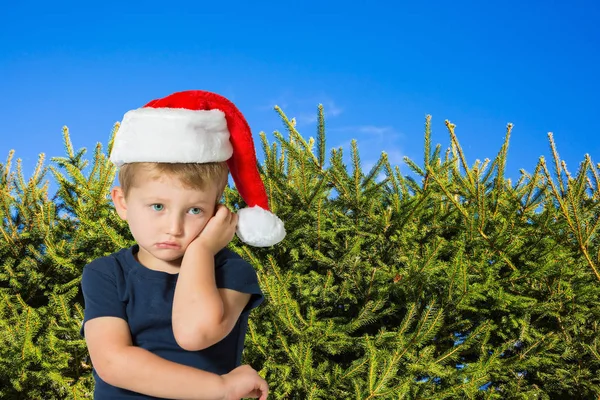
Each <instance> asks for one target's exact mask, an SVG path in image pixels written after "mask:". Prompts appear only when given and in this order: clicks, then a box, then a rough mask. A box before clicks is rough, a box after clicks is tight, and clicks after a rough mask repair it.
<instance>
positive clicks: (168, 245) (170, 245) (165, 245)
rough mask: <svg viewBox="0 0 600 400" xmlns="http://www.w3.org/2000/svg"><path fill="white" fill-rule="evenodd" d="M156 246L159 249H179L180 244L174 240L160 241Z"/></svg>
mask: <svg viewBox="0 0 600 400" xmlns="http://www.w3.org/2000/svg"><path fill="white" fill-rule="evenodd" d="M156 247H158V248H159V249H179V248H180V247H181V246H179V245H178V244H177V243H175V242H161V243H156Z"/></svg>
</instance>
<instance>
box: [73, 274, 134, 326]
mask: <svg viewBox="0 0 600 400" xmlns="http://www.w3.org/2000/svg"><path fill="white" fill-rule="evenodd" d="M122 286H123V285H122V284H121V283H120V279H118V274H117V273H116V268H114V267H113V266H112V265H110V264H109V263H102V264H100V263H92V264H88V265H86V266H85V268H84V269H83V274H82V276H81V290H82V292H83V299H84V319H83V324H82V326H81V335H82V336H83V325H84V324H85V323H86V322H87V321H89V320H91V319H94V318H98V317H117V318H122V319H124V320H126V321H127V312H126V305H125V303H124V302H123V301H122V300H121V296H120V294H119V293H120V290H119V289H120V287H122Z"/></svg>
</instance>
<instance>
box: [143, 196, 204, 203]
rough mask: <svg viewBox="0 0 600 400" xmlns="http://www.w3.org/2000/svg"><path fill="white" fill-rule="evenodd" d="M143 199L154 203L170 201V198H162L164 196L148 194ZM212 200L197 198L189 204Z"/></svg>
mask: <svg viewBox="0 0 600 400" xmlns="http://www.w3.org/2000/svg"><path fill="white" fill-rule="evenodd" d="M142 200H143V201H144V202H152V203H168V202H169V200H168V199H165V198H162V197H153V196H148V197H143V198H142ZM210 203H211V202H210V201H208V200H196V201H191V202H189V203H188V204H191V205H194V204H203V205H205V204H210Z"/></svg>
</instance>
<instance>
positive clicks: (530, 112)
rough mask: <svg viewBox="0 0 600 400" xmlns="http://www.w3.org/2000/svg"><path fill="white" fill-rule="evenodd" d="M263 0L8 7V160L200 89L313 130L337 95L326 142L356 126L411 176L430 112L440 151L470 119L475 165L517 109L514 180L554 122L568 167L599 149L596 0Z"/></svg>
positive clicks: (347, 135)
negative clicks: (448, 124)
mask: <svg viewBox="0 0 600 400" xmlns="http://www.w3.org/2000/svg"><path fill="white" fill-rule="evenodd" d="M125 3H127V5H123V4H125ZM257 3H259V4H257ZM263 3H266V2H235V1H232V2H227V3H222V4H224V5H218V4H219V3H214V4H211V5H206V4H205V2H190V3H188V4H186V3H185V2H179V3H175V2H173V3H169V2H152V1H148V2H144V3H139V4H137V3H136V2H113V1H104V2H102V4H99V5H98V6H94V8H92V7H90V6H85V7H84V6H82V5H81V3H73V4H68V3H66V2H50V3H48V2H44V3H42V2H35V1H23V2H21V3H20V4H18V5H17V2H11V3H10V5H8V6H7V5H5V6H4V7H3V10H2V12H1V13H0V49H1V51H0V93H1V94H2V96H0V120H1V125H0V160H2V161H1V162H3V161H4V160H5V159H6V156H7V155H8V151H9V150H10V149H15V150H16V157H19V158H22V159H23V163H24V170H25V172H26V173H30V172H31V171H32V170H33V167H34V165H35V162H36V160H37V155H38V154H39V153H41V152H44V153H46V154H47V156H48V157H51V156H61V155H63V154H64V151H63V147H62V142H61V129H62V126H63V125H67V126H68V127H69V128H70V130H71V134H72V138H73V142H74V145H75V147H77V148H79V147H87V148H88V149H90V150H92V149H93V147H94V145H95V143H96V142H102V143H106V140H107V138H108V136H109V133H110V130H111V128H112V126H113V124H114V122H116V121H118V120H120V119H121V117H122V115H123V114H124V113H125V112H126V111H127V110H130V109H134V108H137V107H140V106H142V105H143V104H145V103H146V102H147V101H149V100H151V99H154V98H157V97H162V96H165V95H167V94H170V93H172V92H175V91H179V90H186V89H204V90H210V91H215V92H218V93H220V94H222V95H224V96H226V97H228V98H230V99H231V100H232V101H234V102H235V103H236V104H237V106H238V107H239V108H240V109H241V110H242V112H243V113H244V114H245V115H246V117H247V119H248V121H249V123H250V125H251V126H252V128H253V130H254V133H255V137H256V138H257V139H258V132H260V131H266V132H267V133H271V132H272V131H273V130H282V129H283V126H282V124H281V122H280V120H279V118H278V116H277V114H276V113H275V112H274V111H273V106H274V105H276V104H277V105H280V106H281V107H282V108H283V109H284V111H285V112H286V113H287V114H288V116H290V117H296V118H297V120H298V123H299V130H300V131H301V133H303V135H304V136H305V137H308V136H311V135H314V134H315V131H316V129H315V115H316V107H317V104H318V103H323V104H324V106H325V112H326V118H327V129H328V136H327V138H328V147H329V148H331V147H333V146H344V147H345V148H346V149H348V144H349V142H350V140H351V139H352V138H356V139H357V140H358V145H359V149H360V151H361V158H362V160H363V163H364V164H365V167H368V166H369V165H371V164H372V163H373V162H374V161H375V160H376V159H377V158H378V156H379V154H380V153H381V151H382V150H386V151H387V152H388V153H389V155H390V158H391V160H392V162H393V163H395V164H399V165H400V167H401V169H402V170H403V171H405V172H408V168H407V167H405V166H404V164H403V162H402V157H403V156H409V157H411V158H413V159H414V160H416V161H417V163H421V162H422V157H423V155H422V153H423V125H424V118H425V115H426V114H432V116H433V140H434V143H442V144H443V146H444V148H446V146H447V145H448V143H449V138H448V134H447V132H446V129H445V127H444V120H445V119H449V120H450V121H452V122H453V123H455V124H456V125H457V134H458V137H459V140H460V141H461V144H462V145H463V147H464V149H465V151H466V155H467V158H468V160H469V161H470V162H471V163H472V162H473V161H474V160H475V159H484V158H486V157H489V158H493V157H494V156H495V155H496V153H497V151H498V150H499V148H500V146H501V144H502V141H503V138H504V134H505V129H506V124H507V123H508V122H512V123H514V130H513V135H512V139H511V145H510V149H509V157H508V171H507V174H508V175H509V176H511V177H513V178H517V177H518V171H519V169H520V168H525V169H526V170H528V171H529V172H532V171H533V169H534V167H535V164H536V162H537V160H538V157H539V156H540V155H545V156H546V157H549V156H550V151H549V145H548V139H547V133H548V132H549V131H552V132H554V137H555V140H556V143H557V146H558V150H559V153H560V155H561V157H562V158H563V159H565V160H566V161H567V163H568V166H569V168H570V170H571V171H572V172H575V170H576V169H577V167H578V163H579V162H580V161H582V160H583V158H584V155H585V154H586V153H589V154H590V155H591V156H592V158H593V159H594V160H595V161H596V162H600V135H599V134H598V128H597V124H598V116H600V112H599V111H600V100H599V95H598V93H599V89H600V77H599V75H600V74H599V73H598V71H600V28H598V27H595V26H594V24H595V23H597V21H600V6H599V5H598V4H597V3H595V2H593V1H573V2H572V3H571V5H570V6H567V5H566V4H567V2H565V1H562V2H557V1H544V2H542V1H539V2H534V1H530V2H521V1H512V0H510V1H503V2H501V3H493V2H485V4H483V3H484V2H479V1H477V2H476V1H462V2H461V1H459V2H442V1H429V2H426V3H421V5H418V2H391V1H390V2H381V1H373V2H371V3H366V2H355V3H350V2H339V1H327V2H319V3H316V2H309V1H304V2H277V3H273V4H268V5H267V4H263ZM284 3H285V4H284ZM523 3H527V4H523ZM495 4H499V5H495ZM86 7H87V8H86ZM257 151H258V153H259V157H260V156H261V150H260V148H257Z"/></svg>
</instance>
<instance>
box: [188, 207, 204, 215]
mask: <svg viewBox="0 0 600 400" xmlns="http://www.w3.org/2000/svg"><path fill="white" fill-rule="evenodd" d="M201 212H202V210H201V209H199V208H198V207H193V208H190V213H191V214H194V215H198V214H200V213H201Z"/></svg>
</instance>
